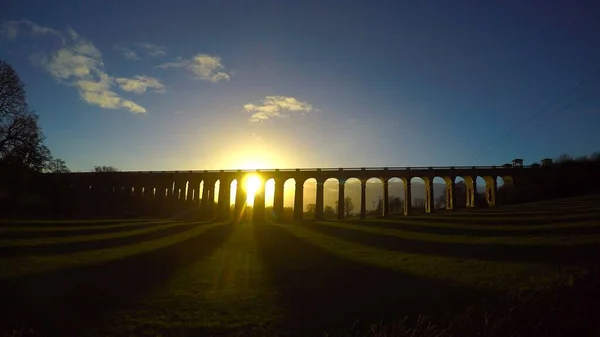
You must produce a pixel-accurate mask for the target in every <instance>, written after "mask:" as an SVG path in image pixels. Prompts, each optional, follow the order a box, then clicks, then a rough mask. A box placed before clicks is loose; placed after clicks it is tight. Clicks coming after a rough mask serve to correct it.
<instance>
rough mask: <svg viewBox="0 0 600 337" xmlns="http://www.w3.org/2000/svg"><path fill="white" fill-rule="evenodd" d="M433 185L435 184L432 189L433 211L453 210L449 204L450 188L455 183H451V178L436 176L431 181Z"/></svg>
mask: <svg viewBox="0 0 600 337" xmlns="http://www.w3.org/2000/svg"><path fill="white" fill-rule="evenodd" d="M431 182H432V184H433V188H432V191H433V193H432V199H431V200H432V202H433V203H432V211H433V210H445V209H452V208H448V207H449V202H448V193H449V191H448V187H449V186H450V187H451V186H452V185H453V184H452V183H453V182H452V181H451V179H450V178H449V177H444V176H435V177H433V179H432V180H431Z"/></svg>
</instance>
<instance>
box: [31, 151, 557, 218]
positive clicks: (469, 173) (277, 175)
mask: <svg viewBox="0 0 600 337" xmlns="http://www.w3.org/2000/svg"><path fill="white" fill-rule="evenodd" d="M552 170H553V169H552V168H551V167H534V166H532V167H525V166H523V165H522V161H519V160H516V161H513V165H508V164H507V165H503V166H498V167H497V166H473V167H465V166H457V167H384V168H315V169H272V170H220V171H170V172H165V171H163V172H81V173H52V174H41V175H40V176H39V177H38V178H37V179H36V181H31V182H30V184H35V185H36V190H37V191H38V194H40V195H41V196H42V197H43V198H45V199H46V200H49V203H50V205H51V206H50V207H54V210H55V211H59V210H60V211H62V212H63V213H65V212H75V213H77V212H79V213H87V214H92V215H93V214H97V215H122V214H126V213H132V214H136V215H140V216H174V215H178V214H183V213H186V212H194V213H195V214H200V217H201V218H202V219H205V220H212V219H218V220H228V219H231V218H232V217H234V219H240V217H241V216H242V214H243V211H244V208H245V207H246V200H247V196H246V191H245V181H246V179H248V177H250V176H251V175H258V176H259V177H260V178H261V181H262V188H259V189H258V191H256V193H255V197H254V198H255V199H254V206H253V219H254V220H259V221H260V220H263V219H264V218H265V193H264V190H265V188H264V187H265V184H266V181H267V180H269V179H273V180H274V181H275V193H274V200H273V212H274V214H275V218H276V219H280V218H281V217H282V214H283V209H284V207H283V197H284V183H285V182H286V181H287V180H288V179H293V180H294V182H295V199H294V220H302V217H303V198H304V195H303V186H304V182H305V181H306V180H308V179H311V178H314V179H315V180H316V181H317V184H316V189H317V191H316V211H315V218H316V219H323V217H324V212H323V207H324V203H323V199H324V198H323V195H324V189H323V184H324V182H325V181H326V180H327V179H336V180H338V182H339V192H338V193H339V195H338V200H339V207H338V218H340V219H342V218H344V205H343V202H344V186H345V182H346V181H347V180H348V179H350V178H357V179H358V180H360V182H361V203H360V216H361V218H364V217H365V216H366V204H365V203H366V197H365V196H366V182H367V180H369V179H371V178H377V179H380V180H381V181H382V182H383V214H384V216H386V215H389V214H390V210H389V193H388V184H389V180H390V179H392V178H399V179H401V180H402V181H403V183H404V207H403V208H404V215H410V213H411V199H412V197H411V188H410V186H411V182H410V181H411V179H412V178H414V177H419V178H421V179H423V181H424V183H425V212H426V213H430V212H432V210H433V204H434V200H433V179H434V178H435V177H441V178H442V179H443V180H444V181H445V185H446V203H445V205H446V209H447V210H452V209H454V208H455V207H454V205H455V203H456V202H455V201H456V197H455V179H456V178H457V177H462V178H463V179H464V181H465V185H466V202H465V204H466V206H467V207H475V196H476V191H477V177H482V178H483V181H484V182H485V200H486V202H487V204H488V205H489V206H494V205H495V204H496V192H497V191H498V185H497V178H498V177H501V178H502V179H503V180H504V184H509V185H514V186H518V185H519V184H522V183H523V182H525V181H527V180H531V179H534V177H535V176H536V175H538V174H540V173H541V171H552ZM234 180H235V181H236V182H237V190H236V198H235V206H234V208H233V212H232V210H231V205H230V200H229V199H230V192H231V191H230V189H231V183H232V182H233V181H234ZM217 181H219V184H218V186H219V190H218V202H216V203H215V202H212V201H213V200H214V199H215V193H216V190H215V184H216V182H217ZM201 184H202V186H203V188H202V189H201V188H200V186H201Z"/></svg>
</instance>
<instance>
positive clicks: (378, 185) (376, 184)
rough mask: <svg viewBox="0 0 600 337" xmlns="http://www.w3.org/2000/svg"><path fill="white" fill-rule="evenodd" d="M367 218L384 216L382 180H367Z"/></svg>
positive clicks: (374, 178) (375, 178) (373, 178)
mask: <svg viewBox="0 0 600 337" xmlns="http://www.w3.org/2000/svg"><path fill="white" fill-rule="evenodd" d="M365 189H366V191H365V203H366V205H365V206H366V210H367V214H366V215H367V216H369V215H370V216H383V208H384V207H383V181H382V180H381V178H377V177H371V178H369V179H367V182H366V187H365Z"/></svg>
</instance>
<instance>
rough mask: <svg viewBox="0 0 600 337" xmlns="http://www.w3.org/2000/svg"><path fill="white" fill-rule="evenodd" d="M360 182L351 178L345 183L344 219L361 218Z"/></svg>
mask: <svg viewBox="0 0 600 337" xmlns="http://www.w3.org/2000/svg"><path fill="white" fill-rule="evenodd" d="M360 184H361V183H360V180H359V179H358V178H350V179H348V180H346V182H345V183H344V217H346V218H353V217H357V216H360V205H361V201H362V200H361V193H360Z"/></svg>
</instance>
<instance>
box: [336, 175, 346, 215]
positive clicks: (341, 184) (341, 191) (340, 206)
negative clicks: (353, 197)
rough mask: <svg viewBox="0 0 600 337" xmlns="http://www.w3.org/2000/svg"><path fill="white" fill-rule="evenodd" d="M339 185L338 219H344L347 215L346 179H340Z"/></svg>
mask: <svg viewBox="0 0 600 337" xmlns="http://www.w3.org/2000/svg"><path fill="white" fill-rule="evenodd" d="M338 181H339V187H338V209H337V212H338V220H342V219H344V217H345V215H346V214H345V213H344V198H345V196H344V187H345V186H346V181H345V180H344V179H339V180H338Z"/></svg>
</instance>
